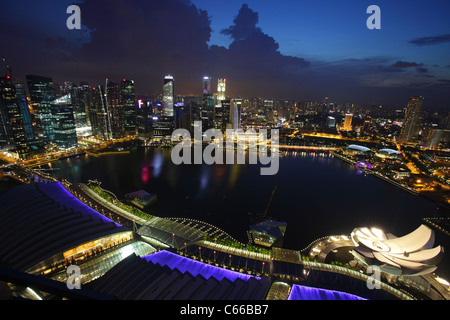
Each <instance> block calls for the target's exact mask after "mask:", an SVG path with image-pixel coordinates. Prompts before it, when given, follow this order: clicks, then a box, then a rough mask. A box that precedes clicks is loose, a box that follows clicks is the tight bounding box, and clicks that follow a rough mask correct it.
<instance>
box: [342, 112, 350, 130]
mask: <svg viewBox="0 0 450 320" xmlns="http://www.w3.org/2000/svg"><path fill="white" fill-rule="evenodd" d="M352 120H353V114H351V113H347V114H346V115H345V120H344V127H343V128H342V129H343V130H345V131H351V130H352Z"/></svg>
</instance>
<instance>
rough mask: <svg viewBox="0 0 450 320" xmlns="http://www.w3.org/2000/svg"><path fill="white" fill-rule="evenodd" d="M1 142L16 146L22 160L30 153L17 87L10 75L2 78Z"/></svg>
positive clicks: (0, 105)
mask: <svg viewBox="0 0 450 320" xmlns="http://www.w3.org/2000/svg"><path fill="white" fill-rule="evenodd" d="M0 142H3V143H6V144H9V145H14V147H15V150H16V152H17V154H18V156H19V158H20V159H24V158H25V157H26V155H27V153H28V145H27V140H26V137H25V129H24V126H23V119H22V114H21V112H20V107H19V103H18V99H17V93H16V87H15V86H14V84H13V82H12V79H11V76H10V75H6V76H4V77H1V78H0Z"/></svg>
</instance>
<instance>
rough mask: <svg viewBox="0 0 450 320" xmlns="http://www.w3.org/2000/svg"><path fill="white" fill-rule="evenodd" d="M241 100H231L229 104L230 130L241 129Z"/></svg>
mask: <svg viewBox="0 0 450 320" xmlns="http://www.w3.org/2000/svg"><path fill="white" fill-rule="evenodd" d="M241 108H242V99H232V100H231V102H230V121H231V128H232V129H240V127H241V111H242V110H241Z"/></svg>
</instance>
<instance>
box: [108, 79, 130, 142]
mask: <svg viewBox="0 0 450 320" xmlns="http://www.w3.org/2000/svg"><path fill="white" fill-rule="evenodd" d="M106 92H107V99H106V102H107V112H108V113H109V123H108V125H109V126H110V130H111V135H112V138H113V139H120V138H123V137H125V124H124V113H123V111H124V110H123V105H122V102H121V97H120V86H119V84H118V83H116V82H108V88H107V89H106Z"/></svg>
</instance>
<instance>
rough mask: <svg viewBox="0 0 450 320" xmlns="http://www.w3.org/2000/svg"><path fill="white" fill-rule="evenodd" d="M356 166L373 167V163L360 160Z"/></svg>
mask: <svg viewBox="0 0 450 320" xmlns="http://www.w3.org/2000/svg"><path fill="white" fill-rule="evenodd" d="M355 167H357V168H367V169H372V165H371V164H370V163H368V162H366V161H359V162H358V163H356V164H355Z"/></svg>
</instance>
